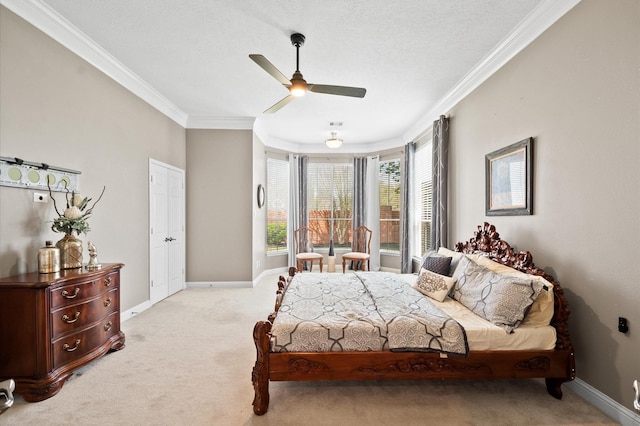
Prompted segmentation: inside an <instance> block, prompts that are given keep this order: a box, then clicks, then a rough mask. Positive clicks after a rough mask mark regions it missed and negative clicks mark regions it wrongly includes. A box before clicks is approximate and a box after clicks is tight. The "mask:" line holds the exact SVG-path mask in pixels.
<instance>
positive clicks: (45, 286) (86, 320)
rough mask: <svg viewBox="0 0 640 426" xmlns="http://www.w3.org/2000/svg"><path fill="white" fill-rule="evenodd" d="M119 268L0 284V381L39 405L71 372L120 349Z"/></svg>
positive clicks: (31, 276) (27, 277) (27, 276)
mask: <svg viewBox="0 0 640 426" xmlns="http://www.w3.org/2000/svg"><path fill="white" fill-rule="evenodd" d="M123 266H124V265H123V264H121V263H113V264H103V265H102V268H101V269H98V270H94V271H87V270H85V269H80V268H78V269H67V270H62V271H60V272H56V273H52V274H39V273H37V272H33V273H28V274H23V275H16V276H14V277H8V278H1V279H0V381H2V380H5V379H14V380H15V382H16V390H15V392H16V393H19V394H21V395H22V396H23V397H24V399H25V400H27V401H31V402H34V401H42V400H43V399H47V398H49V397H51V396H53V395H55V394H56V393H58V391H59V390H60V388H62V385H63V384H64V382H65V380H67V379H68V378H69V377H71V375H72V374H73V370H74V369H76V368H78V367H81V366H83V365H84V364H87V363H88V362H90V361H92V360H94V359H96V358H98V357H100V356H102V355H104V354H105V353H107V352H108V351H110V350H118V349H122V348H123V347H124V342H125V337H124V333H122V331H120V269H121V268H122V267H123Z"/></svg>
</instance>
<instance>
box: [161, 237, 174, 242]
mask: <svg viewBox="0 0 640 426" xmlns="http://www.w3.org/2000/svg"><path fill="white" fill-rule="evenodd" d="M175 240H176V239H175V238H173V237H167V238H165V239H164V242H165V243H168V242H169V241H175Z"/></svg>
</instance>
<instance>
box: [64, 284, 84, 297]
mask: <svg viewBox="0 0 640 426" xmlns="http://www.w3.org/2000/svg"><path fill="white" fill-rule="evenodd" d="M78 293H80V288H78V287H76V289H75V291H74V292H73V294H69V292H68V291H67V290H62V297H64V298H65V299H74V298H75V297H76V296H77V295H78Z"/></svg>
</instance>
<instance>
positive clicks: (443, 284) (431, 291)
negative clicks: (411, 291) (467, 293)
mask: <svg viewBox="0 0 640 426" xmlns="http://www.w3.org/2000/svg"><path fill="white" fill-rule="evenodd" d="M455 283H456V280H455V279H454V278H451V277H447V276H445V275H440V274H436V273H435V272H432V271H429V270H428V269H424V268H422V269H420V275H418V279H416V281H415V283H413V284H412V287H413V288H415V289H416V290H418V291H419V292H420V293H422V294H424V295H425V296H429V297H430V298H432V299H434V300H437V301H438V302H442V301H443V300H444V298H445V297H447V294H449V290H451V287H453V285H454V284H455Z"/></svg>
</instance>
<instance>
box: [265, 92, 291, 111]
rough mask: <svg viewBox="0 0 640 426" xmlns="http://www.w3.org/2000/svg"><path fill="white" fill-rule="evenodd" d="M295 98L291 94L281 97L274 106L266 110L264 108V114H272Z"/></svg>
mask: <svg viewBox="0 0 640 426" xmlns="http://www.w3.org/2000/svg"><path fill="white" fill-rule="evenodd" d="M295 98H296V97H295V96H293V95H289V96H287V97H285V98H282V99H281V100H280V101H278V103H276V104H275V105H274V106H272V107H271V108H268V109H267V110H265V112H264V114H273V113H274V112H276V111H278V110H279V109H280V108H282V107H283V106H285V105H287V104H288V103H289V102H291V101H293V100H294V99H295Z"/></svg>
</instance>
